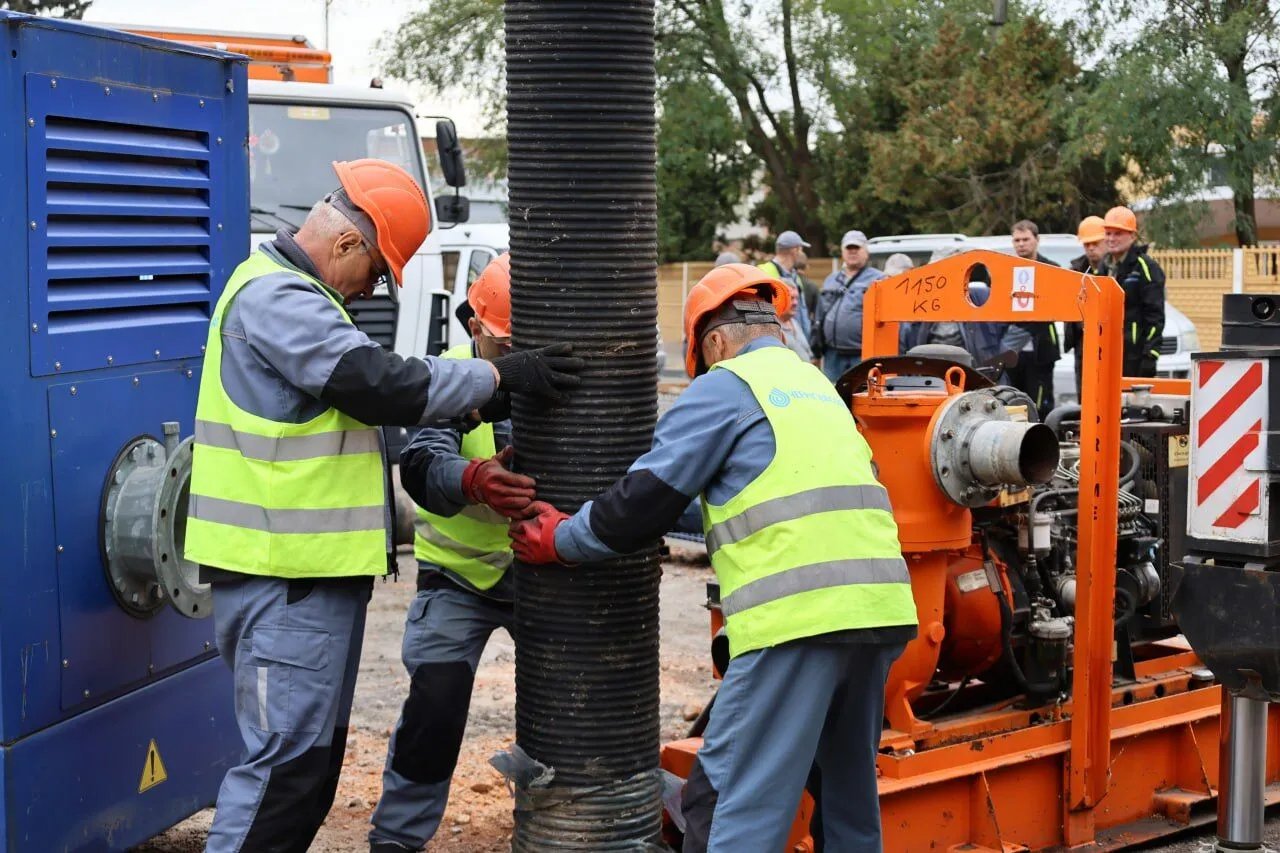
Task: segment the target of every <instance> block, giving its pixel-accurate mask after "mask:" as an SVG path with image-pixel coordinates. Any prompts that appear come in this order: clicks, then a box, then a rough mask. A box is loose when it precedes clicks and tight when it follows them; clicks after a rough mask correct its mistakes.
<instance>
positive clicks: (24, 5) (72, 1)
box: [0, 0, 93, 18]
mask: <svg viewBox="0 0 1280 853" xmlns="http://www.w3.org/2000/svg"><path fill="white" fill-rule="evenodd" d="M92 5H93V0H61V2H53V3H50V2H48V0H0V9H4V10H7V11H9V12H24V13H26V14H28V15H44V16H45V17H47V18H83V17H84V13H85V12H86V11H88V9H89V7H90V6H92Z"/></svg>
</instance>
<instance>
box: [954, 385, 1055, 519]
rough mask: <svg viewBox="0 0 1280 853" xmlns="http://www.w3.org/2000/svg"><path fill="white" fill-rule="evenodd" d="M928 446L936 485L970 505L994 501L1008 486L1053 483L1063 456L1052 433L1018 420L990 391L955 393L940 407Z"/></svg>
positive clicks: (959, 500)
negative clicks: (1052, 480) (930, 451)
mask: <svg viewBox="0 0 1280 853" xmlns="http://www.w3.org/2000/svg"><path fill="white" fill-rule="evenodd" d="M930 446H931V450H932V457H933V476H934V479H935V481H936V482H937V484H938V487H939V488H940V489H942V491H943V493H944V494H946V496H947V497H948V498H950V499H951V500H952V501H954V502H955V503H957V504H960V505H961V506H967V507H977V506H983V505H984V504H988V503H990V502H991V501H993V500H995V498H996V496H997V495H998V494H999V492H1000V490H1001V489H1002V488H1005V487H1007V486H1030V485H1038V484H1041V483H1047V482H1049V480H1051V479H1052V478H1053V474H1054V472H1055V471H1056V470H1057V469H1058V460H1059V452H1060V449H1059V446H1058V438H1057V436H1056V434H1055V433H1054V431H1053V430H1052V429H1050V428H1049V427H1047V426H1045V425H1044V424H1032V423H1026V422H1019V421H1014V420H1013V419H1012V417H1011V416H1010V415H1009V411H1008V409H1006V408H1005V406H1004V404H1003V403H1001V402H1000V400H999V399H997V398H996V396H995V395H994V394H992V393H991V392H990V391H987V390H983V391H968V392H966V393H963V394H957V395H955V396H954V397H953V398H952V399H951V400H950V402H948V403H945V404H944V405H943V406H942V407H940V408H939V410H938V414H937V416H936V417H935V418H934V426H933V435H932V437H931V439H930Z"/></svg>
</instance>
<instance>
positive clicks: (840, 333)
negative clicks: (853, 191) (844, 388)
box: [813, 231, 884, 382]
mask: <svg viewBox="0 0 1280 853" xmlns="http://www.w3.org/2000/svg"><path fill="white" fill-rule="evenodd" d="M867 245H868V241H867V235H866V234H863V233H862V232H861V231H846V232H845V233H844V237H843V238H841V240H840V260H841V261H842V263H841V266H840V269H838V270H836V271H835V272H833V273H832V274H831V275H829V276H827V280H826V281H824V282H823V283H822V294H821V296H819V298H818V316H817V321H816V322H815V323H814V327H815V328H814V335H813V337H814V342H815V343H816V344H818V347H816V348H815V350H816V351H817V352H821V353H822V372H823V373H825V374H826V375H827V378H828V379H830V380H831V381H832V382H835V381H837V380H838V379H839V378H840V377H841V376H843V375H844V373H845V371H847V370H849V369H850V368H852V367H854V366H855V365H857V363H858V362H860V361H861V360H862V300H863V297H865V296H866V293H867V288H868V287H870V286H871V284H872V282H875V281H878V280H879V279H882V278H884V273H882V272H880V270H878V269H876V268H875V267H873V266H871V265H870V264H868V263H867V262H868V261H869V260H870V255H869V254H868V253H867Z"/></svg>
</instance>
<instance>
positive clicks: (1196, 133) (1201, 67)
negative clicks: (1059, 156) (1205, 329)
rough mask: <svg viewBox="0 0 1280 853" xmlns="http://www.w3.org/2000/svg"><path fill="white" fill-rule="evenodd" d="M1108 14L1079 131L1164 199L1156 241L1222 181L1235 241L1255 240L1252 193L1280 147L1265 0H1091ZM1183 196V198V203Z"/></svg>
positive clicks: (1189, 222) (1275, 62) (1279, 43)
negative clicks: (1228, 198) (1101, 144)
mask: <svg viewBox="0 0 1280 853" xmlns="http://www.w3.org/2000/svg"><path fill="white" fill-rule="evenodd" d="M1092 11H1093V14H1094V15H1095V16H1096V18H1097V19H1098V20H1099V21H1109V22H1110V26H1109V28H1108V29H1107V31H1108V32H1110V33H1111V34H1112V35H1111V38H1110V39H1108V40H1104V41H1103V44H1102V45H1101V46H1102V49H1103V50H1104V51H1105V59H1104V61H1103V62H1102V63H1101V64H1100V66H1099V69H1098V70H1099V81H1100V82H1099V85H1098V87H1097V90H1096V92H1095V93H1094V96H1093V98H1092V101H1091V105H1090V109H1089V110H1087V111H1085V112H1084V113H1083V114H1082V116H1083V117H1084V119H1085V120H1086V133H1087V134H1088V135H1090V136H1092V137H1094V138H1097V139H1099V140H1102V141H1103V142H1104V143H1105V144H1104V151H1105V154H1106V155H1107V157H1108V158H1109V160H1110V161H1112V162H1119V163H1123V164H1125V165H1127V166H1128V167H1129V170H1130V172H1131V176H1132V179H1133V183H1134V185H1135V188H1136V189H1137V190H1138V191H1139V192H1142V193H1150V194H1153V195H1158V196H1159V197H1160V198H1161V199H1162V200H1163V201H1165V202H1170V201H1173V202H1180V203H1175V204H1165V205H1164V206H1163V207H1161V208H1158V209H1157V210H1156V211H1155V214H1154V215H1153V217H1152V223H1151V224H1152V225H1153V228H1154V231H1155V236H1157V237H1161V236H1163V237H1165V241H1171V242H1175V243H1178V242H1184V241H1188V240H1190V239H1192V238H1191V234H1192V233H1193V230H1194V226H1195V225H1196V220H1197V218H1198V215H1196V211H1200V213H1203V212H1204V211H1205V206H1204V205H1203V204H1195V201H1196V200H1197V199H1198V198H1200V197H1201V194H1202V193H1203V191H1205V190H1207V189H1209V188H1210V187H1213V186H1223V185H1225V186H1227V187H1229V189H1230V191H1231V196H1232V200H1233V209H1234V229H1235V235H1236V239H1237V241H1238V242H1239V243H1240V244H1241V245H1247V244H1249V243H1253V242H1255V241H1256V237H1257V211H1256V203H1255V200H1256V196H1257V192H1256V188H1257V183H1258V181H1259V180H1274V179H1275V177H1276V171H1277V169H1276V166H1277V154H1278V153H1280V151H1278V147H1280V28H1278V27H1277V14H1278V12H1280V10H1278V9H1277V6H1276V4H1275V3H1271V2H1268V0H1212V1H1211V2H1209V0H1206V2H1189V1H1188V0H1094V4H1093V10H1092ZM1187 201H1190V202H1192V203H1191V204H1186V203H1181V202H1187Z"/></svg>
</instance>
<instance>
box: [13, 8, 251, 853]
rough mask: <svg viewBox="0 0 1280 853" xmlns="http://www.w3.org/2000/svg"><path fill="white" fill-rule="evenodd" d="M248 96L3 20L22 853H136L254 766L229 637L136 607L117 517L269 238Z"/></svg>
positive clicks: (184, 62)
mask: <svg viewBox="0 0 1280 853" xmlns="http://www.w3.org/2000/svg"><path fill="white" fill-rule="evenodd" d="M246 90H247V80H246V67H245V65H244V63H243V59H242V58H236V57H233V56H231V55H228V54H223V53H218V52H215V51H205V50H199V49H195V48H189V47H185V46H183V45H179V44H176V43H171V42H162V41H156V40H152V39H146V38H141V37H136V36H130V35H125V34H122V33H118V32H113V31H109V30H104V29H98V28H94V27H90V26H87V25H83V24H79V23H74V22H63V21H52V20H47V19H43V18H33V17H29V16H24V15H15V14H10V13H6V12H0V176H3V178H4V199H3V202H0V441H2V442H3V445H2V446H3V450H0V463H2V464H0V533H2V534H3V535H0V771H2V772H0V796H2V797H3V804H4V808H3V811H0V853H53V851H72V850H94V851H97V850H125V849H128V848H129V847H130V846H132V845H134V844H137V843H139V842H141V841H142V840H145V839H146V838H149V837H151V836H153V835H155V834H157V833H158V832H160V831H163V830H164V829H165V828H167V827H169V826H171V825H173V824H174V823H176V822H178V821H179V820H181V819H183V818H184V817H186V816H188V815H190V814H191V813H193V812H195V811H196V810H198V809H200V808H201V807H203V806H206V805H209V804H211V803H212V802H213V800H214V798H215V796H216V793H217V788H218V785H219V783H220V781H221V778H222V775H223V773H224V771H225V770H226V768H227V767H228V766H229V764H230V763H231V762H232V761H233V760H234V759H235V758H236V756H237V755H238V753H239V750H240V748H241V747H240V740H239V736H238V734H237V732H236V729H235V723H234V718H233V713H232V712H233V707H232V701H233V700H232V689H231V679H230V675H229V673H228V672H227V671H226V667H225V666H224V665H223V664H222V662H221V661H219V660H218V659H217V658H216V656H215V653H214V651H213V623H212V620H211V619H199V618H195V619H193V618H188V616H186V615H182V614H181V613H179V612H178V610H177V609H176V608H175V607H169V606H160V605H161V604H163V603H164V600H163V597H162V594H163V590H162V589H160V588H159V587H156V588H154V589H153V588H152V587H146V588H145V589H146V590H148V592H147V593H146V594H147V595H154V596H156V598H154V600H152V599H148V600H147V601H144V602H142V605H141V606H137V607H132V608H131V607H129V606H127V605H128V604H129V602H128V601H127V600H125V599H124V598H122V597H121V593H120V590H121V589H128V588H132V587H128V585H127V584H126V583H125V581H124V580H119V579H117V580H112V578H111V576H109V574H108V571H107V563H108V560H107V557H106V554H107V552H108V551H110V550H112V549H118V547H119V546H118V545H116V544H111V543H110V542H108V541H107V540H106V539H104V535H105V534H104V517H105V516H107V515H108V506H107V504H108V499H107V497H106V496H107V494H108V486H110V485H112V484H119V483H121V482H123V480H124V477H123V474H117V475H115V476H114V477H113V471H117V470H121V468H120V466H121V458H120V455H121V453H122V451H124V450H126V448H128V447H131V446H132V447H136V448H139V449H140V451H135V454H134V457H136V456H137V453H138V452H141V453H142V455H143V459H144V461H145V460H146V459H147V458H150V459H151V460H152V461H153V462H155V464H157V465H163V464H165V456H164V452H165V451H164V449H163V448H161V450H160V451H159V457H158V461H156V458H155V454H156V450H155V448H156V447H157V446H158V445H159V442H161V441H163V440H164V438H165V436H164V434H163V433H164V427H163V425H164V424H165V423H173V422H176V423H177V424H178V427H177V432H178V433H180V435H174V436H172V437H171V438H172V439H173V440H174V442H176V439H177V438H178V437H180V436H189V435H190V434H191V432H192V429H193V417H194V414H195V401H196V391H197V386H198V383H199V379H200V366H201V353H202V351H203V349H204V341H205V336H206V334H207V329H208V321H209V315H210V312H211V309H212V307H213V305H214V303H215V302H216V300H217V298H218V294H219V292H220V290H221V287H222V285H223V283H224V282H225V281H226V279H227V277H228V275H229V274H230V273H231V271H232V270H233V269H234V267H235V266H236V264H237V263H239V261H240V260H242V259H243V256H244V254H245V246H247V245H248V242H249V234H248V221H249V216H248V205H249V201H248V160H247V153H246V151H247V148H246V146H247V137H248V102H247V97H246ZM170 429H171V431H172V429H173V428H172V427H171V428H170ZM147 437H150V438H147ZM148 454H150V456H148ZM134 457H130V458H134ZM171 458H172V457H171ZM156 470H157V471H160V470H161V469H160V468H156ZM169 473H170V474H171V475H172V476H174V477H175V478H176V477H177V472H176V469H174V470H171V471H170V472H169ZM113 494H114V493H113ZM170 494H171V496H173V495H177V496H178V497H175V498H173V502H171V503H170V504H168V505H166V508H162V509H161V510H159V512H158V515H157V519H158V521H157V523H158V524H159V525H161V526H165V529H166V530H167V531H168V536H169V537H170V539H173V538H174V537H175V536H176V543H177V549H178V550H177V553H175V554H174V558H175V559H180V558H181V555H180V549H181V537H182V531H183V529H184V526H183V525H184V519H185V515H183V518H181V519H180V518H177V517H176V516H177V515H178V512H176V511H175V512H174V516H175V517H168V514H169V512H170V511H171V510H176V509H179V508H180V507H179V503H181V505H182V507H181V508H184V507H185V490H183V489H181V488H180V487H178V486H172V485H171V487H170ZM113 500H114V499H113ZM184 513H185V510H184V509H183V514H184ZM116 533H117V538H119V537H121V536H127V535H128V531H123V532H121V531H119V530H117V531H116ZM112 541H114V540H112ZM135 544H136V543H135ZM130 547H132V546H130ZM138 547H142V546H141V545H139V546H138ZM156 547H157V554H156V560H157V561H161V560H163V561H164V562H166V563H167V562H168V561H169V559H170V557H169V553H168V552H169V551H170V550H173V547H172V542H170V543H169V545H167V546H165V547H164V548H160V547H159V546H156ZM160 550H164V553H163V554H161V553H159V551H160ZM113 587H114V588H113ZM175 593H176V590H175ZM133 599H134V601H135V602H136V601H137V599H138V595H137V594H136V593H134V594H133ZM195 615H205V614H195Z"/></svg>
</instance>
